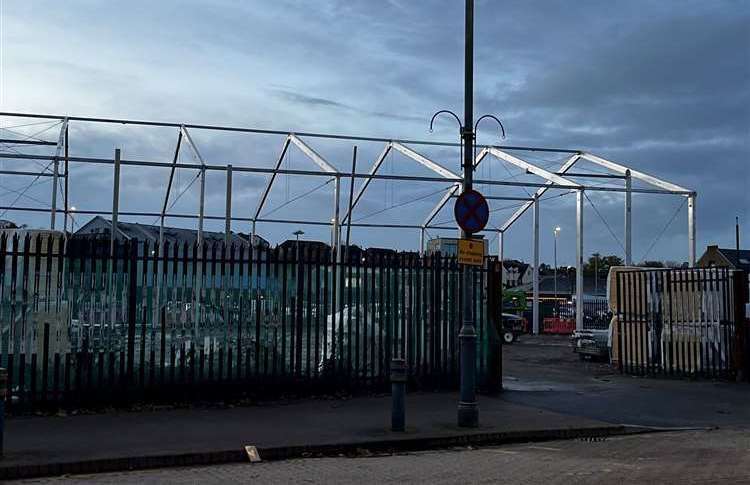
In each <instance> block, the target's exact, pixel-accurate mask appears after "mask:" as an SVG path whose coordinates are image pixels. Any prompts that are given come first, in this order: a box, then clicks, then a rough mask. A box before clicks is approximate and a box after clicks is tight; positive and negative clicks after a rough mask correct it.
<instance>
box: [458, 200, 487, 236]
mask: <svg viewBox="0 0 750 485" xmlns="http://www.w3.org/2000/svg"><path fill="white" fill-rule="evenodd" d="M453 215H454V216H455V218H456V222H457V223H458V225H459V227H460V228H461V229H463V230H464V231H466V232H468V233H469V234H473V233H475V232H479V231H481V230H482V229H484V226H486V225H487V221H488V220H489V218H490V207H489V205H487V199H485V198H484V196H483V195H482V194H480V193H479V192H477V191H476V190H467V191H465V192H464V193H462V194H461V195H459V196H458V199H456V205H455V206H453Z"/></svg>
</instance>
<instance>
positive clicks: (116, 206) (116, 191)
mask: <svg viewBox="0 0 750 485" xmlns="http://www.w3.org/2000/svg"><path fill="white" fill-rule="evenodd" d="M114 177H115V178H114V182H113V184H112V234H111V235H110V243H109V255H110V256H114V254H115V237H116V236H117V218H118V214H119V212H120V149H119V148H117V149H115V175H114Z"/></svg>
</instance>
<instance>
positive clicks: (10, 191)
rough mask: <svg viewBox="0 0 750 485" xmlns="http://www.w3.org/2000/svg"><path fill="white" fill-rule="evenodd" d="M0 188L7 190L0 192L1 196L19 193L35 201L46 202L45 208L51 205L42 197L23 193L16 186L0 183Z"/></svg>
mask: <svg viewBox="0 0 750 485" xmlns="http://www.w3.org/2000/svg"><path fill="white" fill-rule="evenodd" d="M42 182H49V180H40V181H39V183H42ZM0 189H2V190H4V191H5V192H3V193H1V194H0V197H2V196H3V195H7V194H19V195H21V196H22V197H26V198H27V199H29V200H33V201H34V202H38V203H39V204H44V206H45V208H48V207H49V205H48V204H47V202H45V201H43V200H41V199H37V198H36V197H33V196H31V195H28V194H24V193H21V191H20V190H18V189H14V188H12V187H8V186H6V185H0Z"/></svg>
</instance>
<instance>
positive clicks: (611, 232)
mask: <svg viewBox="0 0 750 485" xmlns="http://www.w3.org/2000/svg"><path fill="white" fill-rule="evenodd" d="M583 196H584V197H586V200H587V201H589V205H591V208H592V209H594V212H596V215H597V216H599V219H601V220H602V222H603V223H604V225H605V226H606V227H607V230H608V231H609V233H610V234H611V235H612V237H613V238H614V240H615V241H617V244H619V245H620V247H621V248H622V252H623V254H624V253H625V245H624V244H623V243H622V241H621V240H620V238H618V237H617V236H616V235H615V232H614V231H613V230H612V228H611V227H610V225H609V223H608V222H607V220H606V219H605V218H604V216H603V215H602V214H601V212H599V209H597V208H596V206H595V205H594V203H593V202H592V201H591V199H589V195H588V194H587V193H586V192H585V191H584V192H583Z"/></svg>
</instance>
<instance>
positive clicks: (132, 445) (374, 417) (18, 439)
mask: <svg viewBox="0 0 750 485" xmlns="http://www.w3.org/2000/svg"><path fill="white" fill-rule="evenodd" d="M457 402H458V395H457V394H454V393H417V394H410V395H408V397H407V411H406V412H407V429H406V431H405V432H403V433H394V432H391V431H390V430H389V425H390V397H388V396H384V397H362V398H354V399H348V400H342V399H330V400H328V399H309V400H302V401H295V402H293V403H290V404H278V403H277V404H269V405H254V406H246V407H234V408H198V407H194V408H190V409H170V410H159V411H147V412H142V411H141V412H112V413H104V414H95V415H77V416H64V417H58V416H48V417H38V416H35V417H13V418H9V419H8V420H7V421H6V431H5V437H6V439H5V456H4V457H3V459H2V461H0V478H3V477H4V478H14V477H21V476H40V475H48V474H54V473H56V472H60V473H63V472H65V473H70V472H75V471H78V470H80V471H87V472H88V471H96V470H98V469H101V470H102V471H112V470H115V469H127V468H146V467H153V466H164V465H176V464H191V463H196V462H206V463H208V462H222V461H223V462H226V461H236V460H238V459H241V458H242V453H244V451H243V448H244V446H246V445H253V446H256V447H258V449H259V450H261V454H263V453H266V456H267V457H268V456H270V455H273V456H274V457H277V458H282V457H285V456H287V455H288V456H296V455H304V454H305V453H307V454H315V453H324V454H330V453H331V452H334V451H336V450H342V451H345V450H346V448H347V447H349V448H352V447H357V446H361V447H363V448H368V447H371V446H374V447H378V448H389V447H390V448H399V447H400V446H399V443H401V444H403V447H404V448H407V449H417V448H424V447H430V446H450V445H451V444H461V443H471V442H477V440H480V441H481V440H483V441H486V442H499V441H503V440H512V441H519V440H523V439H529V440H537V439H545V438H546V439H551V438H561V437H566V436H574V435H586V434H587V433H588V434H598V433H608V432H616V431H618V430H620V428H619V427H617V426H612V425H611V424H608V423H604V422H602V421H597V420H594V419H588V418H581V417H575V416H570V415H565V414H560V413H556V412H552V411H548V410H543V409H537V408H533V407H530V406H526V405H522V404H514V403H511V402H508V401H506V400H504V399H503V398H502V397H486V396H483V397H481V398H480V426H479V428H476V429H465V428H459V427H458V426H457V425H456V405H457ZM576 433H578V434H576ZM201 457H203V458H201ZM96 463H99V467H98V468H97V466H95V464H96Z"/></svg>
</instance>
